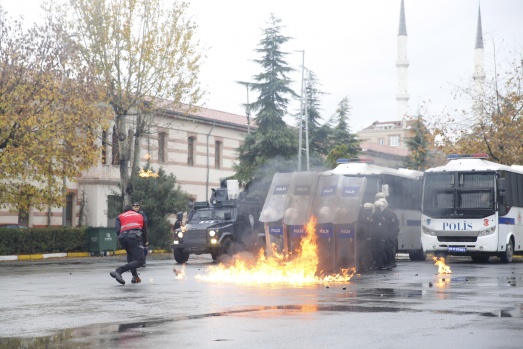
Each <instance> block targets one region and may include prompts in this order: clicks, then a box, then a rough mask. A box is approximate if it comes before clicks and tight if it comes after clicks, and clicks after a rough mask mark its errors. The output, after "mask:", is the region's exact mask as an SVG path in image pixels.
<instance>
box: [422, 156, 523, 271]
mask: <svg viewBox="0 0 523 349" xmlns="http://www.w3.org/2000/svg"><path fill="white" fill-rule="evenodd" d="M486 158H487V155H486V154H473V155H457V154H454V155H449V156H448V157H447V159H448V160H450V161H449V162H448V163H447V164H446V165H444V166H440V167H435V168H431V169H428V170H426V171H425V176H424V180H423V198H422V206H421V213H422V215H421V229H422V234H421V241H422V244H423V249H424V250H425V252H433V253H434V254H436V255H447V254H448V255H464V256H471V257H472V260H473V261H474V262H487V261H488V260H489V258H490V257H491V256H498V257H499V258H500V259H501V261H502V262H503V263H510V262H512V257H513V255H514V253H516V254H522V253H523V242H522V239H523V223H522V216H523V167H522V166H516V165H512V166H507V165H501V164H498V163H495V162H491V161H488V160H486Z"/></svg>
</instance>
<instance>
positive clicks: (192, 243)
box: [172, 180, 265, 264]
mask: <svg viewBox="0 0 523 349" xmlns="http://www.w3.org/2000/svg"><path fill="white" fill-rule="evenodd" d="M262 207H263V203H260V202H255V201H250V200H248V199H246V197H245V193H244V192H240V191H239V185H238V181H237V180H227V181H225V180H222V181H221V185H220V188H217V189H212V195H211V199H210V200H209V202H207V201H201V202H194V203H192V205H191V209H190V211H189V214H188V216H187V221H186V222H185V225H183V226H182V227H180V228H178V229H176V231H175V232H174V242H173V245H172V248H173V252H174V259H175V260H176V262H177V263H179V264H183V263H185V262H187V261H188V260H189V256H190V255H191V254H195V255H200V254H207V253H209V254H210V255H211V256H212V259H213V260H215V261H216V260H217V259H218V258H219V257H220V256H222V255H229V256H232V255H233V254H234V253H237V252H240V251H243V250H247V251H250V252H252V253H258V252H259V250H260V249H261V248H264V247H265V234H264V230H263V223H260V221H259V216H260V212H261V209H262Z"/></svg>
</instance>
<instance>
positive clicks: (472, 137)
mask: <svg viewBox="0 0 523 349" xmlns="http://www.w3.org/2000/svg"><path fill="white" fill-rule="evenodd" d="M494 61H495V62H496V59H495V58H494ZM522 87H523V72H522V67H521V57H520V56H516V57H515V58H514V59H513V60H512V62H511V63H509V64H508V65H507V67H506V68H504V69H503V70H502V69H501V68H500V67H499V66H498V64H497V63H496V64H495V70H494V74H493V77H492V78H490V79H488V80H487V81H486V83H485V85H484V88H483V89H482V91H480V92H479V93H478V90H477V89H476V88H474V86H465V87H460V88H459V89H458V92H457V96H456V98H464V97H468V99H470V100H471V101H472V102H473V103H471V108H470V109H465V110H461V111H460V112H459V114H457V115H456V114H453V115H447V116H446V117H439V118H436V120H435V122H434V135H435V137H436V139H437V141H438V146H439V149H440V150H441V152H443V153H444V154H450V153H463V154H470V153H486V154H488V156H489V158H490V159H492V160H493V161H496V162H499V163H502V164H506V165H512V164H522V163H523V140H522V138H521V134H523V113H522V111H523V92H522V91H523V90H522ZM472 106H473V107H472Z"/></svg>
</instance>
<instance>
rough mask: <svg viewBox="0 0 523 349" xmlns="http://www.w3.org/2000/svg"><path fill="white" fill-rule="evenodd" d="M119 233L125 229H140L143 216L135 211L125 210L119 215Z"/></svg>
mask: <svg viewBox="0 0 523 349" xmlns="http://www.w3.org/2000/svg"><path fill="white" fill-rule="evenodd" d="M119 217H120V233H121V232H123V231H126V230H133V229H134V230H142V228H143V216H142V215H141V214H139V213H138V212H135V211H132V210H130V211H126V212H124V213H122V214H121V215H120V216H119Z"/></svg>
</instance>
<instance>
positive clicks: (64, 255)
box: [0, 250, 167, 262]
mask: <svg viewBox="0 0 523 349" xmlns="http://www.w3.org/2000/svg"><path fill="white" fill-rule="evenodd" d="M105 253H107V256H116V255H125V250H116V251H108V252H105ZM160 253H167V251H165V250H150V251H149V254H160ZM91 256H92V254H91V252H69V253H66V252H64V253H36V254H22V255H12V256H0V262H4V261H24V260H39V259H49V258H81V257H91Z"/></svg>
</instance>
